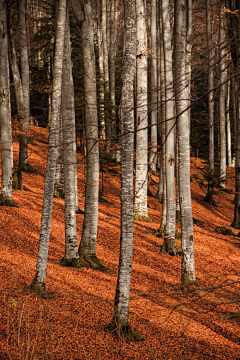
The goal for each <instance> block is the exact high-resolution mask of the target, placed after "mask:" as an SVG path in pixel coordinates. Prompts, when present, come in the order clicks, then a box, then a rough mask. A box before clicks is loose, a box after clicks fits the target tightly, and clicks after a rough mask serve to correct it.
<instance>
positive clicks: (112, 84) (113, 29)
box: [109, 0, 117, 159]
mask: <svg viewBox="0 0 240 360" xmlns="http://www.w3.org/2000/svg"><path fill="white" fill-rule="evenodd" d="M116 20H117V19H116V11H115V0H111V7H110V50H109V61H110V100H111V125H112V130H111V135H112V144H116V134H117V133H116V99H115V97H116V96H115V57H116V23H117V21H116ZM112 157H113V159H116V148H115V149H114V151H113V152H112Z"/></svg>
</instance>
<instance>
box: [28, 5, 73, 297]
mask: <svg viewBox="0 0 240 360" xmlns="http://www.w3.org/2000/svg"><path fill="white" fill-rule="evenodd" d="M65 23H66V0H60V1H59V10H58V20H57V34H56V48H55V58H54V67H53V89H52V120H51V126H50V132H49V145H48V158H47V171H46V179H45V187H44V198H43V209H42V220H41V229H40V239H39V247H38V258H37V268H36V274H35V277H34V279H33V281H32V283H31V285H30V288H31V289H32V290H33V291H34V292H35V293H36V294H37V295H38V296H39V297H42V298H47V297H48V293H47V291H46V287H45V284H46V275H47V260H48V248H49V236H50V227H51V219H52V204H53V192H54V181H55V173H56V160H57V145H58V128H57V126H58V116H59V112H60V107H61V90H62V67H63V48H64V33H65Z"/></svg>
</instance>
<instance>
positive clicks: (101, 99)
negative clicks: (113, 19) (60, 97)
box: [97, 1, 106, 140]
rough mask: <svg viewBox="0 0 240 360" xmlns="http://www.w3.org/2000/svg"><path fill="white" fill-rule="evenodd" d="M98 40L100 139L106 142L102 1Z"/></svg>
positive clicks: (99, 7)
mask: <svg viewBox="0 0 240 360" xmlns="http://www.w3.org/2000/svg"><path fill="white" fill-rule="evenodd" d="M97 19H98V21H97V39H98V62H99V72H100V79H99V81H100V86H99V102H100V104H99V119H100V125H101V129H100V139H101V140H106V124H105V114H104V109H105V106H104V99H105V94H104V62H103V58H104V49H103V32H102V21H101V1H98V2H97Z"/></svg>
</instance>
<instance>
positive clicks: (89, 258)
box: [80, 255, 116, 274]
mask: <svg viewBox="0 0 240 360" xmlns="http://www.w3.org/2000/svg"><path fill="white" fill-rule="evenodd" d="M80 258H81V259H82V260H83V261H84V262H86V263H87V264H88V265H89V266H90V267H91V268H92V269H93V270H98V271H103V272H105V273H113V274H116V272H115V271H114V270H112V269H109V268H107V267H106V266H105V265H103V264H102V263H101V261H100V260H99V259H98V258H97V256H96V255H80Z"/></svg>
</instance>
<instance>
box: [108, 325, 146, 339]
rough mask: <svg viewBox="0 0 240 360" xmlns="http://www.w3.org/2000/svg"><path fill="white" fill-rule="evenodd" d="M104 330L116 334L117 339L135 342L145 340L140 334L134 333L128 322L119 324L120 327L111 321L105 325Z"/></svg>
mask: <svg viewBox="0 0 240 360" xmlns="http://www.w3.org/2000/svg"><path fill="white" fill-rule="evenodd" d="M104 330H105V331H107V332H110V333H113V334H115V335H117V337H118V339H121V338H124V339H126V340H128V341H130V342H137V341H143V340H145V339H144V338H143V337H142V336H139V335H138V334H136V333H135V332H134V331H133V330H132V329H131V328H130V326H129V324H127V325H124V326H121V327H120V328H119V327H118V326H117V325H116V324H115V322H113V321H111V322H110V324H109V325H107V326H105V328H104Z"/></svg>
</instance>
